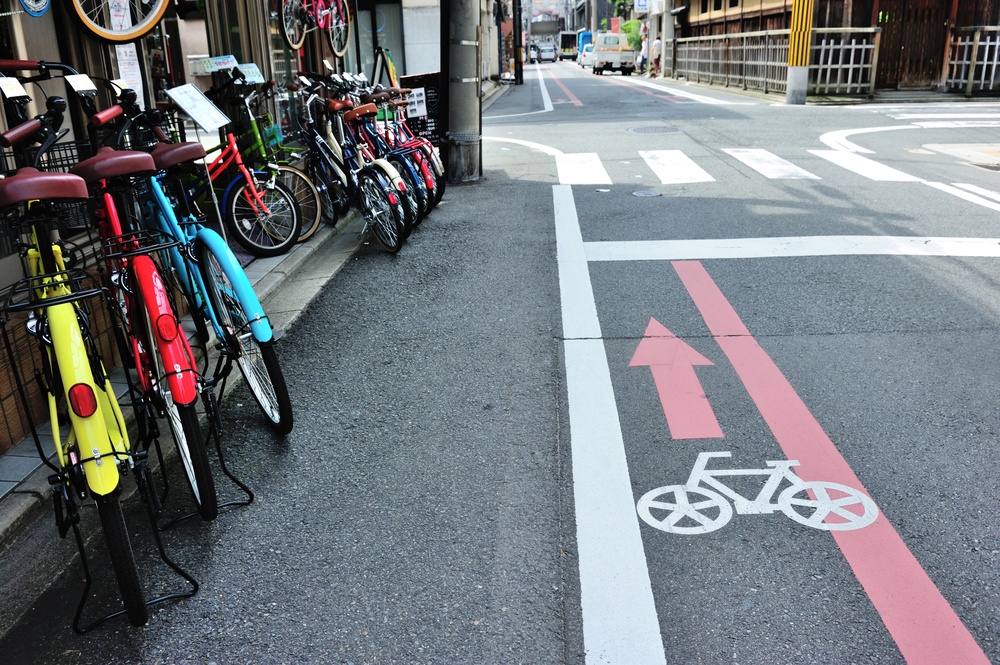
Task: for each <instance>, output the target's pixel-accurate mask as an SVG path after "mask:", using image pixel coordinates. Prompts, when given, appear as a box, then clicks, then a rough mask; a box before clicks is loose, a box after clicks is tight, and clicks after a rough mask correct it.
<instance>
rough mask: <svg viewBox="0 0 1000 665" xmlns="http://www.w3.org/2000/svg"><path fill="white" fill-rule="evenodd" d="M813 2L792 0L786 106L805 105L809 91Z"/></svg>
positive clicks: (809, 0)
mask: <svg viewBox="0 0 1000 665" xmlns="http://www.w3.org/2000/svg"><path fill="white" fill-rule="evenodd" d="M812 23H813V0H792V32H791V35H790V36H789V38H788V87H787V88H786V92H785V103H786V104H805V103H806V92H807V91H808V89H809V49H810V47H811V45H812Z"/></svg>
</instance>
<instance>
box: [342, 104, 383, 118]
mask: <svg viewBox="0 0 1000 665" xmlns="http://www.w3.org/2000/svg"><path fill="white" fill-rule="evenodd" d="M373 115H378V109H377V108H376V107H375V105H374V104H365V105H364V106H359V107H357V108H356V109H352V110H350V111H348V112H347V113H346V114H344V120H346V121H347V122H351V121H353V120H357V119H358V118H370V117H371V116H373Z"/></svg>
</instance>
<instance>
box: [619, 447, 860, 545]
mask: <svg viewBox="0 0 1000 665" xmlns="http://www.w3.org/2000/svg"><path fill="white" fill-rule="evenodd" d="M730 456H731V453H728V452H716V453H699V454H698V459H697V460H695V463H694V468H693V469H691V475H690V476H688V480H687V483H685V484H684V485H668V486H666V487H660V488H657V489H655V490H652V491H650V492H647V493H646V494H644V495H643V497H642V498H641V499H639V502H638V504H637V505H636V510H637V511H638V513H639V517H641V518H642V521H644V522H645V523H646V524H648V525H650V526H651V527H654V528H656V529H660V530H661V531H666V532H668V533H680V534H699V533H710V532H712V531H715V530H717V529H721V528H722V527H723V526H725V525H726V523H727V522H729V520H730V519H732V517H733V508H734V507H735V508H736V512H737V513H738V514H740V515H765V514H769V513H774V512H778V511H781V512H783V513H784V514H785V515H786V516H788V517H789V518H790V519H792V520H795V521H796V522H798V523H799V524H804V525H805V526H809V527H812V528H814V529H822V530H824V531H849V530H852V529H861V528H863V527H866V526H868V525H869V524H871V523H872V522H874V521H875V519H876V518H877V517H878V506H876V505H875V502H874V501H872V500H871V499H870V498H869V497H868V496H867V495H865V494H864V493H863V492H861V491H860V490H856V489H854V488H853V487H848V486H846V485H841V484H839V483H830V482H825V481H822V480H818V481H809V482H806V481H803V480H802V479H801V478H799V477H798V476H796V475H795V472H794V471H792V467H793V466H798V465H799V463H798V461H797V460H782V461H768V462H766V464H767V465H768V467H770V468H767V469H713V470H711V471H709V470H708V469H706V468H705V467H706V466H707V465H708V461H709V460H710V459H712V458H713V457H730ZM727 476H766V477H767V480H766V481H765V482H764V486H763V487H762V488H761V490H760V493H759V494H758V495H757V496H756V497H755V498H754V499H753V500H749V499H747V498H746V497H743V496H741V495H740V494H738V493H737V492H736V491H735V490H733V489H731V488H730V487H727V486H726V485H724V484H723V483H722V481H721V480H720V478H724V477H727ZM784 482H787V483H789V486H788V487H786V488H785V489H783V490H782V491H781V493H780V494H778V498H777V500H776V501H774V502H772V499H773V498H774V495H775V493H776V492H777V491H778V488H779V487H780V486H781V485H782V483H784ZM726 499H729V501H732V505H730V503H729V501H727V500H726Z"/></svg>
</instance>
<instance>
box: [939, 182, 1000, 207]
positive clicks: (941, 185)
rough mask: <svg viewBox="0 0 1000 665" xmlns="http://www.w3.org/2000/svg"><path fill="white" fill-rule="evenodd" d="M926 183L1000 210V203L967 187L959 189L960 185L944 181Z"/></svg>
mask: <svg viewBox="0 0 1000 665" xmlns="http://www.w3.org/2000/svg"><path fill="white" fill-rule="evenodd" d="M924 184H925V185H929V186H930V187H933V188H934V189H939V190H941V191H942V192H947V193H949V194H951V195H952V196H957V197H958V198H960V199H965V200H966V201H971V202H972V203H975V204H977V205H981V206H983V207H984V208H989V209H990V210H996V211H998V212H1000V203H994V202H993V201H989V200H987V199H984V198H982V197H979V196H976V195H975V194H973V193H971V192H968V191H966V190H965V188H962V189H959V188H958V187H952V186H951V185H946V184H944V183H943V182H924Z"/></svg>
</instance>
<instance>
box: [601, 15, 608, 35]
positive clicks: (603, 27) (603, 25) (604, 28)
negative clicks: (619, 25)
mask: <svg viewBox="0 0 1000 665" xmlns="http://www.w3.org/2000/svg"><path fill="white" fill-rule="evenodd" d="M607 31H608V19H606V18H602V19H601V32H607Z"/></svg>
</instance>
